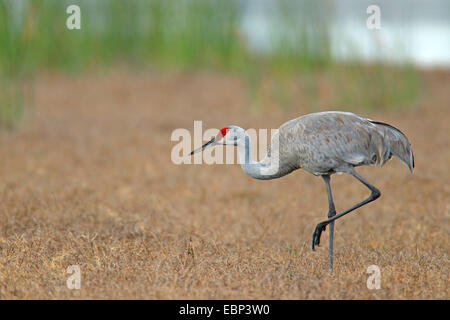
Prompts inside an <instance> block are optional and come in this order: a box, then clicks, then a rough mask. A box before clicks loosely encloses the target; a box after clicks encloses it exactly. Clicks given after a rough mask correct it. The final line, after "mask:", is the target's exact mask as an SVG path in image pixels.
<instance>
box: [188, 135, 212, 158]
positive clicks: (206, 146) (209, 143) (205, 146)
mask: <svg viewBox="0 0 450 320" xmlns="http://www.w3.org/2000/svg"><path fill="white" fill-rule="evenodd" d="M216 144H217V142H216V137H214V138H212V139H211V140H209V141H208V142H207V143H205V144H204V145H202V146H201V147H200V148H197V149H194V150H192V152H191V153H190V154H189V155H190V156H192V155H193V154H194V153H196V152H199V151H203V150H205V149H206V148H208V147H212V146H215V145H216Z"/></svg>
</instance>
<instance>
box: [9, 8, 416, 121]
mask: <svg viewBox="0 0 450 320" xmlns="http://www.w3.org/2000/svg"><path fill="white" fill-rule="evenodd" d="M14 1H16V0H0V84H1V87H0V127H7V128H12V127H14V126H16V124H17V123H18V122H20V118H21V116H22V114H23V110H24V103H26V102H24V98H23V97H24V93H23V91H24V89H23V88H24V84H23V83H24V81H25V80H24V79H28V78H29V77H31V76H32V75H33V74H36V73H39V72H42V71H46V72H47V71H53V70H56V71H61V70H62V71H64V72H68V73H79V72H86V71H90V70H92V68H108V67H112V66H114V65H117V64H123V63H126V64H127V65H129V66H130V67H132V68H133V67H134V68H143V67H148V68H151V69H154V70H161V71H164V70H167V69H172V70H173V69H175V70H198V69H211V70H216V71H219V72H231V73H235V74H239V75H241V76H242V78H243V79H244V80H245V83H246V84H247V87H248V92H249V96H250V97H251V99H256V100H257V99H258V92H259V90H260V86H261V82H262V79H264V78H267V77H268V78H270V79H272V83H273V84H274V89H273V90H274V91H275V92H276V93H275V96H276V97H277V99H279V101H280V105H283V106H286V107H289V106H291V105H292V96H293V95H292V93H291V92H290V91H291V90H290V89H288V87H289V84H290V83H291V82H292V81H293V80H294V79H296V80H298V79H299V75H301V77H300V79H303V80H301V81H300V83H301V85H300V87H298V86H297V89H300V90H301V91H302V92H304V97H305V99H307V102H308V103H311V106H312V108H314V107H315V106H316V104H317V101H318V99H317V98H318V95H319V94H320V92H319V91H320V90H318V87H319V86H320V85H321V82H325V83H326V85H327V87H328V88H329V91H331V95H332V96H333V101H334V102H335V103H336V105H337V106H345V107H346V109H353V110H357V109H370V108H390V107H400V106H405V105H409V104H410V103H411V102H412V101H414V99H415V98H416V95H417V92H418V89H419V76H418V72H417V71H416V70H415V69H414V68H412V67H410V66H407V65H405V66H396V67H392V66H385V65H383V64H381V63H380V64H378V63H375V64H372V65H364V64H362V63H358V62H352V63H346V64H345V65H344V64H342V63H339V62H337V61H334V59H333V58H332V54H331V46H330V43H331V40H330V36H329V26H328V24H327V21H322V20H321V19H320V17H321V16H323V14H321V13H323V12H321V11H323V10H327V12H328V11H329V12H332V8H331V7H329V6H328V5H327V3H328V2H325V4H326V5H323V3H324V2H322V1H320V2H319V1H312V0H304V1H298V2H297V3H296V5H298V7H295V5H294V7H293V3H295V1H289V0H280V1H278V2H275V3H276V5H275V7H274V8H273V10H274V12H273V14H274V15H275V17H276V18H277V19H278V20H279V23H278V25H279V27H278V28H277V30H272V33H271V35H270V48H269V49H268V50H267V51H265V52H258V51H255V50H252V49H251V48H249V45H248V41H247V39H246V38H245V35H244V33H243V31H242V27H241V18H242V14H243V2H242V1H239V0H226V1H225V0H130V1H124V0H78V1H76V0H72V1H64V0H19V1H18V2H16V3H14ZM18 3H20V5H18ZM319 3H322V4H319ZM70 4H77V5H79V6H80V8H81V30H68V29H67V28H66V19H67V17H68V14H67V13H66V8H67V6H68V5H70ZM317 73H320V74H322V75H324V76H323V77H320V78H318V77H316V76H315V75H316V74H317ZM256 104H257V103H256Z"/></svg>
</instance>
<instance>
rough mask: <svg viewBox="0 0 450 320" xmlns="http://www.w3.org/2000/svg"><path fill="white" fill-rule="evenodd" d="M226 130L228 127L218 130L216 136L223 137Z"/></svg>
mask: <svg viewBox="0 0 450 320" xmlns="http://www.w3.org/2000/svg"><path fill="white" fill-rule="evenodd" d="M228 130H229V129H228V127H225V128H222V129H220V132H219V133H218V134H217V138H222V137H225V135H226V134H227V132H228Z"/></svg>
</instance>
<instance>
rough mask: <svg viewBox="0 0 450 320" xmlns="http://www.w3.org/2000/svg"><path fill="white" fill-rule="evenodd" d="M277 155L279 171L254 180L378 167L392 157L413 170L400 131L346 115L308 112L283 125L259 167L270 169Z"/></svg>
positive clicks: (407, 149) (411, 155)
mask: <svg viewBox="0 0 450 320" xmlns="http://www.w3.org/2000/svg"><path fill="white" fill-rule="evenodd" d="M275 142H276V143H275ZM277 152H279V157H278V159H279V171H278V172H276V173H275V174H273V175H268V176H267V177H264V176H261V177H257V178H260V179H273V178H278V177H282V176H284V175H286V174H288V173H290V172H292V171H294V170H296V169H300V168H302V169H304V170H306V171H308V172H310V173H312V174H314V175H326V174H331V173H335V172H347V170H348V167H349V166H353V167H356V166H361V165H380V166H382V165H383V164H385V163H386V162H387V161H388V160H389V159H391V157H392V156H393V155H394V156H395V157H397V158H399V159H400V160H401V161H402V162H404V163H405V164H406V165H407V166H408V167H409V169H410V170H411V171H412V169H413V168H414V157H413V152H412V149H411V144H410V143H409V141H408V139H407V138H406V136H405V135H404V134H403V133H402V132H401V131H400V130H398V129H396V128H394V127H393V126H391V125H389V124H386V123H382V122H377V121H373V120H370V119H367V118H365V117H362V116H359V115H356V114H354V113H349V112H338V111H328V112H318V113H312V114H307V115H305V116H302V117H299V118H296V119H293V120H290V121H288V122H286V123H284V124H283V125H282V126H281V127H280V128H279V129H278V132H277V133H276V134H275V135H274V136H273V137H272V143H271V146H270V148H269V152H268V154H267V156H266V158H265V159H264V160H263V161H261V164H262V165H263V166H266V167H267V166H270V165H271V163H272V155H273V154H277Z"/></svg>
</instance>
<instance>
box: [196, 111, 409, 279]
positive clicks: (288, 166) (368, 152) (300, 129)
mask: <svg viewBox="0 0 450 320" xmlns="http://www.w3.org/2000/svg"><path fill="white" fill-rule="evenodd" d="M217 144H227V145H230V144H231V145H235V146H237V147H238V154H239V162H240V164H241V166H242V169H243V170H244V172H245V173H247V174H248V175H249V176H251V177H253V178H256V179H260V180H268V179H276V178H280V177H282V176H285V175H287V174H289V173H291V172H293V171H295V170H297V169H300V168H301V169H304V170H306V171H308V172H310V173H312V174H314V175H316V176H321V177H322V178H323V180H324V182H325V185H326V190H327V195H328V214H327V217H328V219H327V220H324V221H322V222H320V223H318V224H317V226H316V228H315V230H314V233H313V237H312V249H313V250H314V248H315V246H317V245H319V244H320V237H321V234H322V232H323V231H324V230H325V228H326V226H328V225H329V233H330V237H329V269H330V270H332V268H333V239H334V235H333V234H334V222H335V220H337V219H339V218H341V217H342V216H344V215H346V214H347V213H349V212H351V211H353V210H355V209H357V208H359V207H362V206H363V205H365V204H367V203H369V202H371V201H374V200H376V199H377V198H378V197H379V196H380V194H381V193H380V191H379V190H378V189H377V188H376V187H374V186H373V185H372V184H370V183H369V182H368V181H366V180H365V179H364V178H363V177H361V176H360V175H359V174H358V173H357V172H356V171H355V169H354V168H355V167H358V166H362V165H380V166H382V165H383V164H385V163H386V162H387V161H388V160H390V159H391V158H392V156H395V157H397V158H399V159H400V160H401V161H402V162H403V163H405V164H406V165H407V166H408V168H409V169H410V171H411V172H412V170H413V168H414V156H413V152H412V148H411V144H410V143H409V141H408V139H407V138H406V136H405V135H404V134H403V133H402V132H401V131H400V130H398V129H397V128H395V127H393V126H391V125H389V124H387V123H383V122H378V121H373V120H370V119H367V118H365V117H362V116H359V115H357V114H354V113H350V112H340V111H328V112H318V113H311V114H307V115H304V116H302V117H299V118H296V119H293V120H290V121H288V122H286V123H284V124H283V125H282V126H281V127H280V128H279V129H278V131H277V132H276V133H275V134H274V135H273V137H272V139H271V144H270V147H269V150H268V152H267V155H266V157H265V158H264V159H263V160H262V161H259V162H257V161H255V160H253V159H252V158H251V143H250V138H249V136H248V134H247V132H246V131H245V130H244V129H242V128H240V127H237V126H228V127H225V128H223V129H222V130H221V131H220V132H219V133H218V135H217V136H216V137H214V138H213V139H211V140H210V141H209V142H207V143H206V144H204V145H203V146H201V147H200V148H197V149H195V150H194V151H192V152H191V154H193V153H195V152H197V151H201V150H204V149H205V148H207V147H211V146H214V145H217ZM334 173H348V174H351V175H352V176H353V177H355V178H356V179H357V180H359V181H360V182H361V183H362V184H364V185H365V186H366V187H367V188H368V189H369V190H370V191H371V194H370V196H369V197H368V198H366V199H364V200H363V201H361V202H358V203H357V204H355V205H353V206H352V207H350V208H348V209H347V210H344V211H342V212H340V213H339V214H337V213H336V209H335V206H334V202H333V196H332V192H331V184H330V180H331V175H332V174H334Z"/></svg>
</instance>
